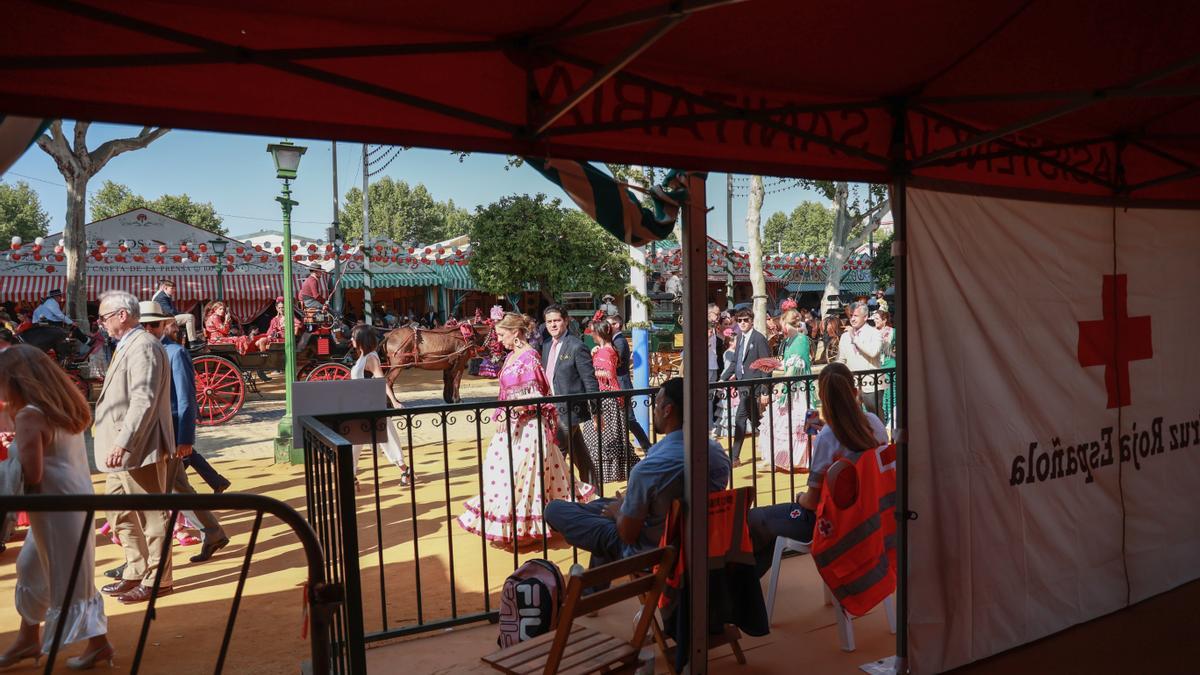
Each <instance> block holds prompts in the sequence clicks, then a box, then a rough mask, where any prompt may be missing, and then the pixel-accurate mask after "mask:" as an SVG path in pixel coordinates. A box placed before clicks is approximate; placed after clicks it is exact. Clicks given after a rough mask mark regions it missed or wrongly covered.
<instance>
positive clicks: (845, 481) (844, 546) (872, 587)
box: [810, 444, 896, 616]
mask: <svg viewBox="0 0 1200 675" xmlns="http://www.w3.org/2000/svg"><path fill="white" fill-rule="evenodd" d="M839 464H840V465H841V466H839ZM855 482H857V486H855V485H854V483H855ZM855 487H856V488H857V489H856V490H855ZM855 492H856V493H857V494H855ZM839 503H840V504H842V505H841V506H839ZM895 514H896V446H895V445H893V444H888V445H884V446H880V447H878V448H875V449H873V450H867V451H866V452H863V453H862V454H861V455H859V457H858V460H857V461H854V462H851V461H850V460H849V459H846V458H844V457H838V458H836V459H834V463H833V465H832V466H830V467H829V471H827V472H826V474H825V486H824V489H822V490H821V503H820V504H819V505H818V506H817V524H816V527H815V528H813V541H812V547H811V549H810V550H811V553H812V557H813V561H814V562H815V563H816V565H817V571H818V572H819V573H820V574H821V578H822V579H824V580H825V584H826V585H827V586H829V589H830V590H831V591H832V592H833V595H834V597H836V598H837V599H838V602H839V603H841V605H842V607H844V608H845V609H846V611H847V612H849V613H850V614H851V615H853V616H862V615H864V614H866V613H867V612H869V611H871V609H872V608H874V607H875V606H876V605H878V604H879V603H880V602H883V600H884V598H886V597H888V596H889V595H891V594H892V593H894V592H895V590H896V517H895Z"/></svg>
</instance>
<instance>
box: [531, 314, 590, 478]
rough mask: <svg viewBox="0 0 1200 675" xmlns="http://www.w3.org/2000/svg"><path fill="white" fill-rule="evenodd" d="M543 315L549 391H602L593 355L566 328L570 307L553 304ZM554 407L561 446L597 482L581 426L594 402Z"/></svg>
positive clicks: (563, 393)
mask: <svg viewBox="0 0 1200 675" xmlns="http://www.w3.org/2000/svg"><path fill="white" fill-rule="evenodd" d="M542 318H543V319H544V320H545V325H546V331H547V332H548V333H549V339H547V340H546V341H544V342H543V343H542V369H543V370H545V371H546V381H547V382H549V383H550V393H551V394H552V395H554V396H566V395H568V394H583V393H587V392H596V391H600V385H599V383H597V382H596V370H595V369H594V368H593V367H592V355H591V354H590V353H588V350H587V347H584V346H583V342H582V341H581V340H580V339H579V338H577V337H575V336H574V335H571V334H570V333H568V332H567V311H566V310H565V309H563V308H562V307H559V306H558V305H550V306H549V307H547V308H546V310H545V311H544V312H542ZM554 407H556V408H558V429H557V430H556V435H557V436H558V445H559V447H560V448H562V449H563V450H566V451H569V452H570V454H571V458H572V460H573V461H574V463H575V466H576V467H578V468H579V478H580V480H583V481H585V482H589V483H592V484H593V485H598V484H599V483H598V482H597V481H596V480H595V479H596V478H599V476H597V475H596V469H595V467H594V466H592V456H591V454H589V453H588V449H587V444H586V443H585V442H584V440H583V433H582V432H581V431H580V430H579V424H580V423H581V422H583V421H584V420H587V419H591V416H592V406H590V405H589V404H588V402H587V401H578V402H576V403H573V404H570V405H568V404H566V403H556V404H555V406H554Z"/></svg>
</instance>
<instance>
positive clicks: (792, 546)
mask: <svg viewBox="0 0 1200 675" xmlns="http://www.w3.org/2000/svg"><path fill="white" fill-rule="evenodd" d="M784 551H795V552H796V553H801V554H806V553H809V545H808V544H806V543H804V542H802V541H797V540H795V539H788V538H787V537H777V538H776V539H775V554H774V556H773V557H772V559H771V579H770V581H769V582H768V583H767V617H768V618H770V617H772V616H774V614H775V591H776V590H778V588H779V567H780V563H781V562H782V561H783V553H784ZM821 588H822V590H824V591H825V604H826V605H833V609H834V613H835V614H836V615H837V627H838V640H839V641H840V642H841V643H842V651H844V652H852V651H854V650H855V648H856V647H855V645H854V623H853V620H852V619H851V618H850V615H849V614H846V611H845V610H843V609H842V605H841V603H839V602H838V601H837V598H836V597H834V595H833V592H832V591H830V590H829V586H827V585H825V582H824V581H822V582H821ZM883 611H884V613H885V614H887V620H888V629H889V631H890V632H891V633H892V635H895V634H896V598H895V595H889V596H887V597H886V598H884V600H883Z"/></svg>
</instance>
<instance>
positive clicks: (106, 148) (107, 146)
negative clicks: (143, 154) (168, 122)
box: [88, 127, 170, 175]
mask: <svg viewBox="0 0 1200 675" xmlns="http://www.w3.org/2000/svg"><path fill="white" fill-rule="evenodd" d="M168 131H170V129H169V128H166V127H158V128H157V129H151V128H150V127H142V130H141V132H139V133H138V135H137V136H136V137H134V138H114V139H113V140H111V141H106V142H105V143H102V144H101V145H100V147H98V148H96V151H95V152H93V153H92V164H91V166H89V167H88V170H89V171H90V172H91V174H92V175H95V174H96V173H98V172H99V171H100V169H103V168H104V165H105V164H107V163H108V161H109V160H110V159H112V158H113V157H116V156H117V155H119V154H121V153H123V152H129V151H130V150H141V149H142V148H144V147H146V146H148V145H150V144H151V143H153V142H154V141H156V140H158V139H159V138H161V137H162V136H163V134H165V133H167V132H168Z"/></svg>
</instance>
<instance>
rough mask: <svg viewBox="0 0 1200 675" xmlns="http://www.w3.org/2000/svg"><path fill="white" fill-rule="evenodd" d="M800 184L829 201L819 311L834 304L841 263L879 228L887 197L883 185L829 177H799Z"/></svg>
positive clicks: (885, 211) (886, 205)
mask: <svg viewBox="0 0 1200 675" xmlns="http://www.w3.org/2000/svg"><path fill="white" fill-rule="evenodd" d="M802 185H804V186H805V187H808V188H810V189H813V190H816V191H818V192H820V193H821V194H822V195H824V196H825V198H826V199H829V200H830V201H832V202H833V213H834V219H833V235H832V236H831V237H830V239H829V244H828V246H827V247H826V254H825V294H824V297H823V298H821V313H822V315H824V314H825V312H826V311H828V310H829V309H831V308H835V307H837V304H838V301H837V300H830V299H829V297H830V296H835V297H836V296H837V295H839V293H840V291H841V283H842V265H844V264H845V263H846V259H847V258H849V257H850V254H851V253H853V252H854V251H855V250H857V249H858V248H860V247H861V246H862V245H863V244H864V243H866V241H867V238H868V237H869V236H870V235H871V234H872V233H873V232H875V230H877V229H879V223H880V222H881V221H882V219H883V215H884V214H885V213H887V211H888V208H889V205H890V204H891V201H890V200H889V199H888V193H887V186H886V185H867V186H864V187H860V186H858V185H855V186H853V187H851V185H850V184H849V183H845V182H832V181H811V180H806V181H802Z"/></svg>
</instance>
